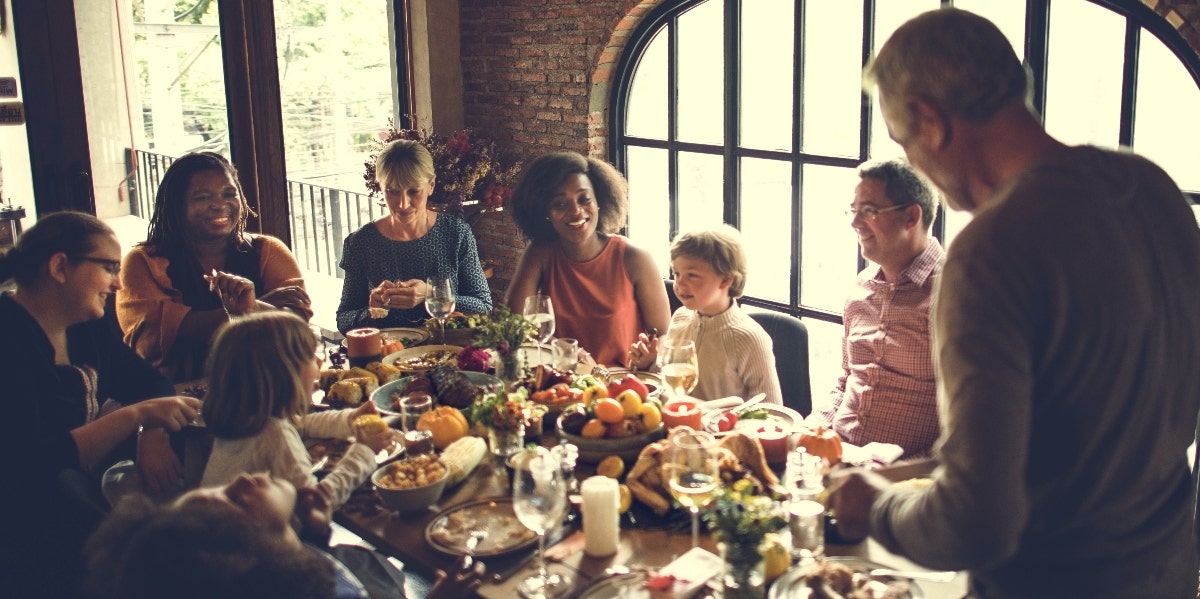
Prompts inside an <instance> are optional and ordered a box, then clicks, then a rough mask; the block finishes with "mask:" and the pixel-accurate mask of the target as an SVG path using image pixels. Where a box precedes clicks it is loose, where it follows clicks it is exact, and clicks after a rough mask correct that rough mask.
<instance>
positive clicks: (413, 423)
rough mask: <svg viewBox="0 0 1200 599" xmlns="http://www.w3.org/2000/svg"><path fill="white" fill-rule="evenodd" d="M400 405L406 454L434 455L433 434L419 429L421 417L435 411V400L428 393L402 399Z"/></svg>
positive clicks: (415, 394)
mask: <svg viewBox="0 0 1200 599" xmlns="http://www.w3.org/2000/svg"><path fill="white" fill-rule="evenodd" d="M399 403H400V426H401V430H403V431H404V452H405V453H406V454H408V455H410V456H414V455H422V454H426V453H433V433H431V432H430V431H427V430H420V429H418V428H417V423H418V422H419V421H420V420H421V415H423V414H425V413H426V412H429V411H430V410H432V409H433V398H432V397H430V396H429V394H427V393H413V394H411V395H405V396H404V397H401V398H400V402H399Z"/></svg>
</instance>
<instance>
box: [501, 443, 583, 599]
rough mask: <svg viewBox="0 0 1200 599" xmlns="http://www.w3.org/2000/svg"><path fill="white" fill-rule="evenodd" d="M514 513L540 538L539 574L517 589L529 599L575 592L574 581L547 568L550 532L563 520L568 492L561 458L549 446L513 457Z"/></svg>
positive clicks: (532, 449) (544, 598) (529, 450)
mask: <svg viewBox="0 0 1200 599" xmlns="http://www.w3.org/2000/svg"><path fill="white" fill-rule="evenodd" d="M513 462H514V464H513V465H514V470H513V512H515V513H516V515H517V519H518V520H520V521H521V524H524V525H525V528H528V529H529V530H532V531H533V532H535V533H537V536H538V572H537V574H535V575H533V576H530V577H529V578H526V579H525V580H522V581H521V584H520V586H518V587H517V590H518V591H519V592H520V593H521V596H522V597H527V598H528V599H548V598H552V597H561V596H564V595H566V594H567V593H569V592H570V590H571V584H570V583H571V580H570V578H568V577H566V576H563V575H559V574H550V573H549V571H547V569H546V533H547V532H549V531H550V530H551V529H553V528H554V527H555V526H557V525H558V524H559V523H561V522H562V520H563V515H564V514H566V511H567V489H566V483H565V482H564V481H563V473H562V468H561V467H560V463H559V461H558V459H557V458H556V457H555V456H554V455H553V454H551V452H550V451H549V450H548V449H546V448H545V447H534V448H531V449H526V450H524V451H522V452H520V453H518V454H517V455H516V457H514V458H513Z"/></svg>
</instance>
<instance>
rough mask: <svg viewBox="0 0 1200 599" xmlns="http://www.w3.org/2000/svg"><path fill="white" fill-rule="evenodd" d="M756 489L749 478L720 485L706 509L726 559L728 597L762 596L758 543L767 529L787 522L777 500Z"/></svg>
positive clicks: (708, 519) (779, 527)
mask: <svg viewBox="0 0 1200 599" xmlns="http://www.w3.org/2000/svg"><path fill="white" fill-rule="evenodd" d="M754 490H755V489H754V485H753V483H751V481H749V480H746V479H742V480H739V481H737V482H735V483H733V484H732V485H730V486H727V487H720V488H718V489H717V491H716V492H715V493H714V494H713V500H712V503H711V504H709V506H708V508H707V510H706V511H705V512H704V522H705V524H707V525H708V529H709V531H710V532H711V533H712V536H713V539H715V540H716V541H717V542H718V543H719V544H720V548H721V554H722V557H723V558H724V559H725V564H726V568H727V571H726V574H725V597H726V598H734V597H759V598H761V597H762V584H763V579H762V572H759V571H758V564H759V563H760V562H761V561H762V553H761V552H760V549H759V546H760V545H761V544H762V542H763V539H764V538H765V537H766V536H767V534H768V533H773V532H775V531H777V530H779V529H781V528H783V527H784V526H787V518H786V516H785V515H784V513H783V511H782V510H781V509H780V507H779V505H778V504H777V503H776V502H775V500H774V499H773V498H772V497H770V496H769V495H758V494H755V492H754Z"/></svg>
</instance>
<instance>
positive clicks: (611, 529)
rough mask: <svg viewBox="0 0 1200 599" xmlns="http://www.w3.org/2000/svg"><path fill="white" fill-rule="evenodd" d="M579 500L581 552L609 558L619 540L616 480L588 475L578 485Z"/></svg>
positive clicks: (618, 496)
mask: <svg viewBox="0 0 1200 599" xmlns="http://www.w3.org/2000/svg"><path fill="white" fill-rule="evenodd" d="M579 494H580V495H581V496H582V497H583V508H582V512H583V552H584V553H586V554H588V555H591V556H597V557H599V556H605V555H612V554H614V553H616V552H617V543H618V541H619V539H620V534H621V527H620V511H619V510H620V504H621V496H620V490H619V489H618V488H617V480H616V479H614V478H609V477H607V476H591V477H588V479H587V480H585V481H583V484H582V485H580V486H579Z"/></svg>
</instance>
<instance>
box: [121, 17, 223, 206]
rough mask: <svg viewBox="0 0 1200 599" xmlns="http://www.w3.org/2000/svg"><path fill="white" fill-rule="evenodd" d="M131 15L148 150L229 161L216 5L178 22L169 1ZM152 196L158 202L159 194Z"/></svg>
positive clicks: (150, 191)
mask: <svg viewBox="0 0 1200 599" xmlns="http://www.w3.org/2000/svg"><path fill="white" fill-rule="evenodd" d="M131 10H132V6H131ZM132 14H133V18H134V50H133V53H134V58H135V59H136V60H137V63H138V71H139V73H138V82H139V83H140V85H139V92H140V95H141V101H142V110H141V113H142V115H143V117H144V119H145V120H144V128H143V131H144V132H145V134H146V141H147V142H148V147H149V148H151V149H152V150H153V152H155V153H158V154H166V155H168V156H172V157H177V156H182V155H183V154H185V153H187V152H189V151H197V150H212V151H214V152H218V153H220V154H222V155H224V156H226V157H228V156H229V122H228V120H227V119H226V112H225V67H224V65H223V63H222V62H221V44H220V29H219V18H218V13H217V3H215V2H213V3H211V4H210V5H209V6H208V11H207V12H204V13H189V14H188V15H187V16H186V17H184V18H183V20H182V21H179V22H176V20H175V16H174V12H173V10H172V4H170V3H166V2H160V3H155V4H151V5H148V6H146V11H145V13H142V12H141V11H136V10H135V11H133V12H132ZM142 18H144V22H143V21H141V20H140V19H142ZM147 191H148V192H149V193H150V197H153V194H154V190H147ZM145 216H147V217H148V213H147V214H146V215H145Z"/></svg>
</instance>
